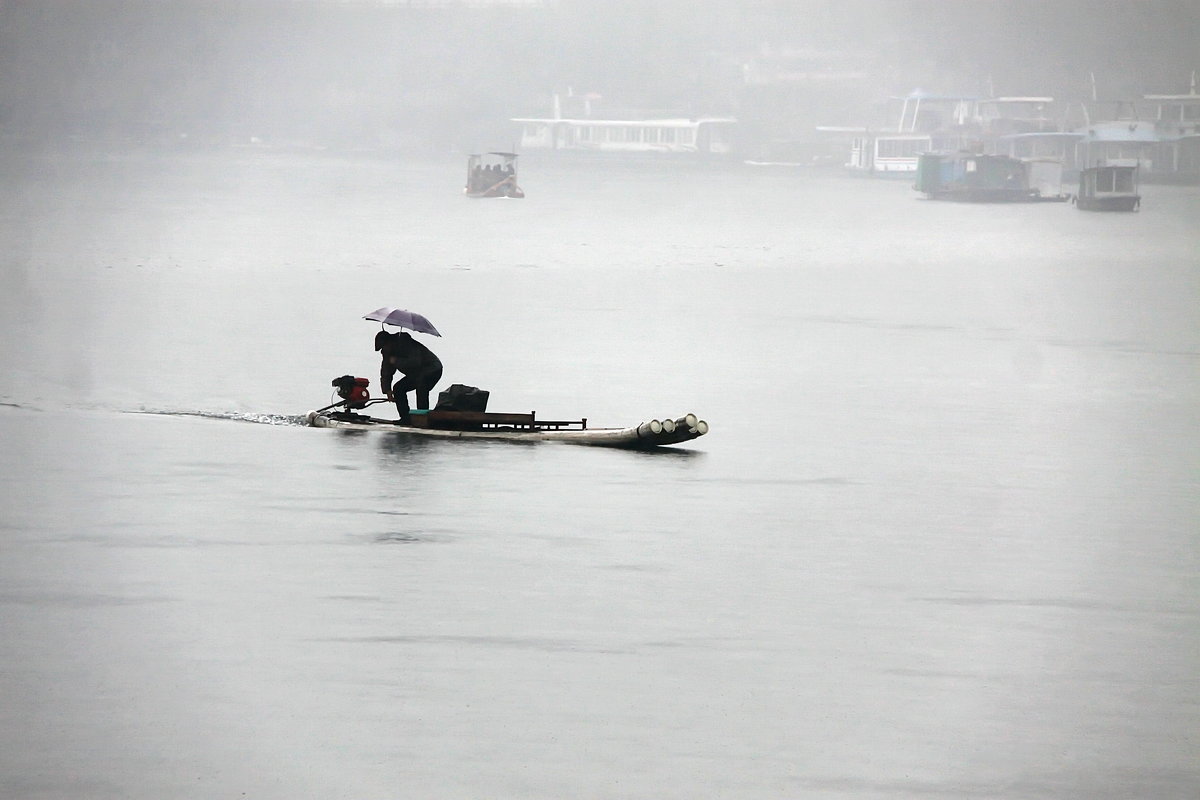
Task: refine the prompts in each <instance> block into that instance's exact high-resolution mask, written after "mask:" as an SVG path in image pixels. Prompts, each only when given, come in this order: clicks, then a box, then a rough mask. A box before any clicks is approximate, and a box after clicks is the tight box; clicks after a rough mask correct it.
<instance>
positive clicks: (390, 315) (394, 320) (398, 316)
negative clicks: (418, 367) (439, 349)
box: [363, 306, 441, 336]
mask: <svg viewBox="0 0 1200 800" xmlns="http://www.w3.org/2000/svg"><path fill="white" fill-rule="evenodd" d="M363 319H370V320H375V321H376V322H382V323H383V324H384V325H395V326H397V327H400V328H408V329H409V330H412V331H416V332H417V333H428V334H431V335H433V336H441V334H440V333H438V330H437V328H435V327H433V323H432V322H430V321H429V320H427V319H425V317H423V316H421V315H420V314H418V313H417V312H415V311H406V310H405V309H403V308H392V307H390V306H384V307H383V308H377V309H375V310H374V311H372V312H371V313H370V314H364V315H363Z"/></svg>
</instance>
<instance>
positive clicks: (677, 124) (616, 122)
mask: <svg viewBox="0 0 1200 800" xmlns="http://www.w3.org/2000/svg"><path fill="white" fill-rule="evenodd" d="M511 121H512V122H522V123H524V122H544V123H547V124H553V123H556V122H557V123H563V124H565V125H601V126H610V127H628V126H634V125H639V126H641V125H654V126H658V127H660V128H690V127H693V126H695V125H698V124H700V123H701V122H726V123H735V122H737V119H736V118H735V117H697V118H695V119H688V118H686V117H680V118H675V119H586V118H585V119H568V118H561V119H556V118H554V117H513V118H512V119H511Z"/></svg>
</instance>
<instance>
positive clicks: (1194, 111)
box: [1183, 105, 1200, 119]
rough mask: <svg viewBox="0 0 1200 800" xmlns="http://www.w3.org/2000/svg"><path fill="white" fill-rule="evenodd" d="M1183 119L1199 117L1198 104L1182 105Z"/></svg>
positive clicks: (1199, 107)
mask: <svg viewBox="0 0 1200 800" xmlns="http://www.w3.org/2000/svg"><path fill="white" fill-rule="evenodd" d="M1183 118H1184V119H1200V105H1188V106H1184V107H1183Z"/></svg>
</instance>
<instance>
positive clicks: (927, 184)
mask: <svg viewBox="0 0 1200 800" xmlns="http://www.w3.org/2000/svg"><path fill="white" fill-rule="evenodd" d="M1061 175H1062V165H1061V164H1060V163H1058V162H1056V161H1051V160H1038V161H1026V160H1022V159H1019V158H1011V157H1009V156H997V155H986V154H983V153H969V152H958V153H923V154H922V155H921V156H920V159H919V162H918V165H917V181H916V184H915V185H914V186H913V188H914V189H916V190H917V191H918V192H922V193H923V194H924V195H925V196H926V197H927V198H929V199H931V200H958V201H962V202H970V203H1037V202H1063V201H1065V200H1067V198H1068V195H1066V194H1063V193H1062V190H1061ZM1056 184H1057V185H1056Z"/></svg>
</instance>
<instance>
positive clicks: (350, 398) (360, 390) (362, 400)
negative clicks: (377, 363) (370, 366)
mask: <svg viewBox="0 0 1200 800" xmlns="http://www.w3.org/2000/svg"><path fill="white" fill-rule="evenodd" d="M370 384H371V382H370V381H369V380H367V379H366V378H356V377H354V376H353V375H343V376H341V377H340V378H334V379H333V386H334V388H336V389H337V393H338V397H340V398H342V399H343V400H345V401H346V408H366V407H367V403H368V402H369V401H370V400H371V393H370V392H368V391H367V387H368V386H369V385H370Z"/></svg>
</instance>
